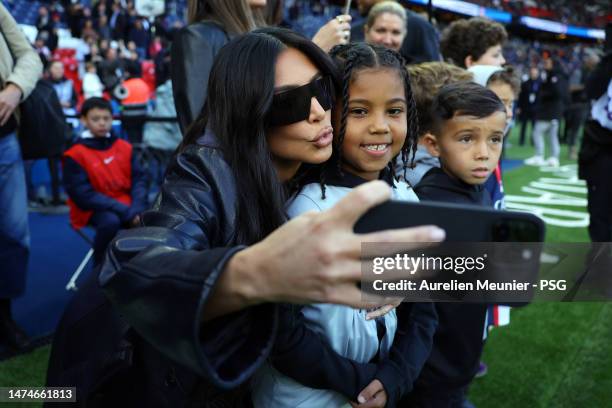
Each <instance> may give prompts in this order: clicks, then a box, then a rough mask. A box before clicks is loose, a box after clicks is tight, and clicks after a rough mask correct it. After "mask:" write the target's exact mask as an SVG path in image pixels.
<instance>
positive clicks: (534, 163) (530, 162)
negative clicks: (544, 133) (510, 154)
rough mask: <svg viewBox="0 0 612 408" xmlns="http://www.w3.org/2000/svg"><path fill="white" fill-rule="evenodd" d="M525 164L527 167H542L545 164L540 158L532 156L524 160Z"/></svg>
mask: <svg viewBox="0 0 612 408" xmlns="http://www.w3.org/2000/svg"><path fill="white" fill-rule="evenodd" d="M525 164H526V165H528V166H544V165H545V164H546V162H545V161H544V158H543V157H542V156H533V157H530V158H528V159H525Z"/></svg>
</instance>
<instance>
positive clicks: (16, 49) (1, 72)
mask: <svg viewBox="0 0 612 408" xmlns="http://www.w3.org/2000/svg"><path fill="white" fill-rule="evenodd" d="M0 34H1V35H0V89H1V90H0V209H1V210H0V265H1V266H0V343H2V345H4V346H8V347H10V348H12V349H20V348H23V347H26V346H27V344H28V339H27V337H26V334H25V333H24V332H23V331H22V330H21V328H19V326H17V323H15V321H14V320H13V316H12V312H11V300H12V299H13V298H16V297H18V296H21V295H22V294H23V292H24V290H25V278H26V270H27V265H28V255H29V250H30V233H29V229H28V209H27V205H26V202H27V201H26V200H27V195H26V183H25V176H24V170H23V163H22V159H21V150H20V148H19V142H18V141H17V134H16V132H17V124H18V121H19V119H20V118H19V112H18V110H17V106H18V104H19V102H21V101H23V100H24V99H25V98H27V97H28V95H29V94H30V92H32V89H34V85H35V84H36V81H37V80H38V78H39V77H40V76H41V73H42V63H41V61H40V58H39V57H38V54H37V53H36V51H34V49H32V47H31V46H30V44H29V43H28V40H27V39H26V38H25V36H24V34H23V32H22V31H21V29H20V28H19V26H18V25H17V22H16V21H15V19H13V17H12V16H11V15H10V13H9V12H8V10H7V9H6V8H5V7H4V5H3V4H1V3H0ZM21 120H23V118H21ZM22 137H25V135H22Z"/></svg>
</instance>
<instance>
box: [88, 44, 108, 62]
mask: <svg viewBox="0 0 612 408" xmlns="http://www.w3.org/2000/svg"><path fill="white" fill-rule="evenodd" d="M103 60H104V58H103V57H102V55H101V54H100V47H98V44H96V43H94V44H92V45H91V46H90V47H89V54H87V55H86V56H85V62H92V63H94V64H99V63H100V62H102V61H103Z"/></svg>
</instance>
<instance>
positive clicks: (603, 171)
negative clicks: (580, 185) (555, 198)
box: [578, 24, 612, 273]
mask: <svg viewBox="0 0 612 408" xmlns="http://www.w3.org/2000/svg"><path fill="white" fill-rule="evenodd" d="M606 35H607V39H606V54H605V55H604V57H603V58H602V59H601V62H600V63H599V65H598V66H597V68H596V69H595V70H593V72H592V73H591V74H590V75H589V77H588V78H587V80H586V82H585V87H584V91H585V93H586V95H587V97H588V98H589V99H590V100H594V101H595V103H594V104H593V106H592V108H591V118H590V119H589V120H588V121H587V122H586V124H585V126H584V134H583V136H582V145H581V147H580V155H579V156H578V176H579V177H580V178H581V179H584V180H585V181H586V182H587V187H588V189H587V200H588V207H587V208H588V211H589V216H590V222H589V236H590V238H591V241H593V242H610V241H612V183H611V182H610V175H611V174H612V39H611V38H610V36H611V35H612V24H608V26H607V27H606ZM607 272H608V273H610V270H609V269H608V271H607Z"/></svg>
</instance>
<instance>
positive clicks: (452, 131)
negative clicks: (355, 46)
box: [400, 82, 506, 408]
mask: <svg viewBox="0 0 612 408" xmlns="http://www.w3.org/2000/svg"><path fill="white" fill-rule="evenodd" d="M431 115H432V118H433V122H434V126H433V131H432V133H431V134H427V135H426V136H425V137H424V140H423V141H424V143H425V145H426V146H427V148H428V150H429V151H430V153H431V154H432V155H434V156H437V157H439V158H440V164H441V168H438V167H433V168H432V169H431V170H429V172H427V173H426V174H425V176H423V178H422V179H421V181H420V182H419V184H417V186H416V187H415V192H416V193H417V196H418V197H419V199H420V200H421V201H443V202H449V203H456V204H464V205H472V206H480V207H488V208H492V207H493V202H492V201H491V196H490V194H489V192H488V191H487V190H486V189H485V188H484V183H485V182H486V180H487V179H488V177H489V176H490V174H491V173H492V172H493V170H494V169H495V167H496V166H497V162H498V161H499V158H500V156H501V150H502V139H503V137H504V130H505V127H506V108H505V106H504V104H503V103H502V101H501V100H500V99H499V98H498V97H497V96H496V95H495V93H493V92H492V91H491V90H489V89H487V88H485V87H482V86H480V85H477V84H474V83H468V82H463V83H456V84H450V85H446V86H444V87H443V88H442V89H441V90H440V92H439V93H438V96H437V97H436V99H435V100H434V102H433V104H432V108H431ZM474 222H477V220H474ZM436 311H437V312H438V319H439V323H438V329H437V331H436V333H435V334H434V345H433V348H432V352H431V354H430V356H429V359H428V360H427V362H426V363H425V366H424V367H423V370H422V371H421V375H420V376H419V377H418V379H417V381H416V384H415V386H414V390H413V391H412V392H411V393H410V394H408V396H407V397H406V399H405V400H404V403H405V405H400V406H411V407H412V406H414V407H431V408H461V407H463V406H464V402H465V395H466V391H467V387H468V386H469V384H470V382H471V381H472V379H473V378H474V375H475V374H476V371H477V370H478V366H479V361H480V355H481V353H482V349H483V345H484V342H483V335H484V333H485V325H486V312H487V305H484V304H472V303H437V304H436Z"/></svg>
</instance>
